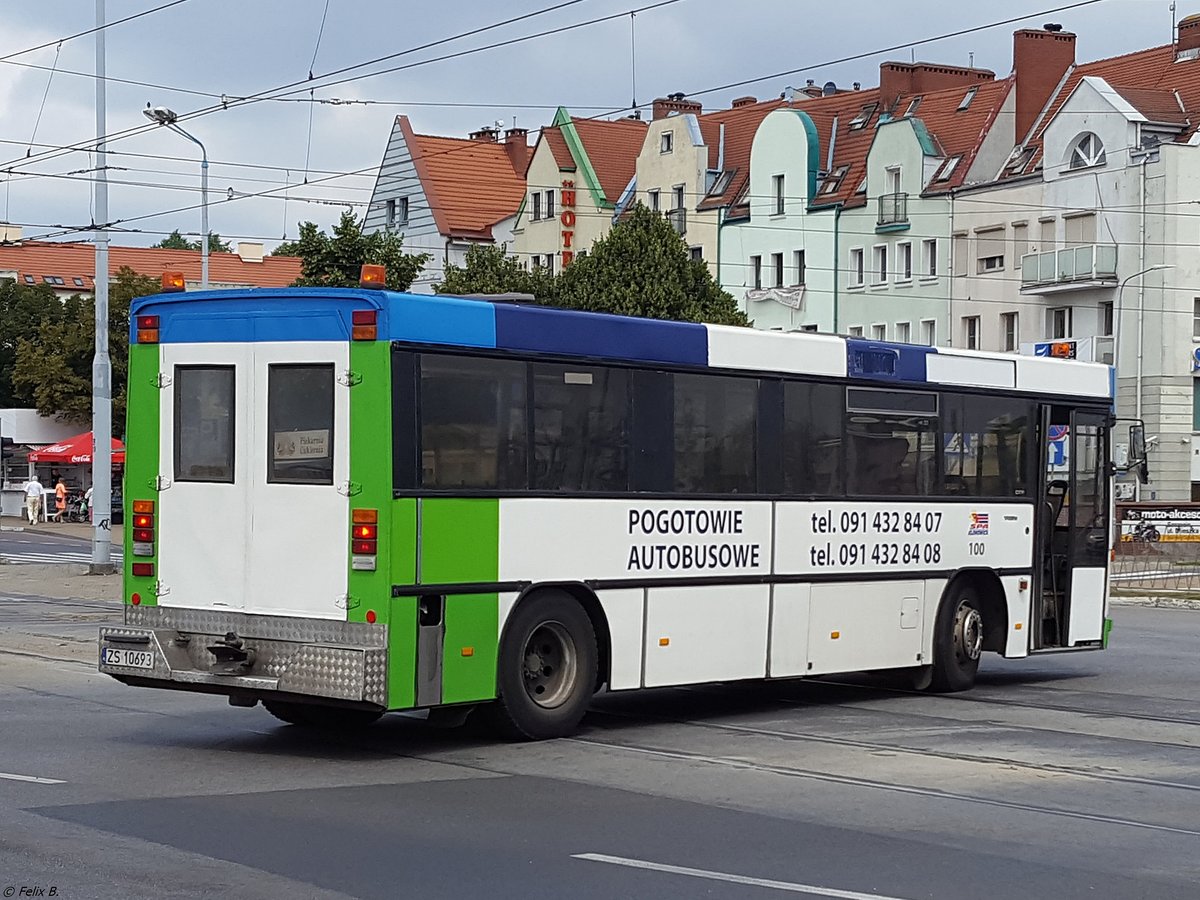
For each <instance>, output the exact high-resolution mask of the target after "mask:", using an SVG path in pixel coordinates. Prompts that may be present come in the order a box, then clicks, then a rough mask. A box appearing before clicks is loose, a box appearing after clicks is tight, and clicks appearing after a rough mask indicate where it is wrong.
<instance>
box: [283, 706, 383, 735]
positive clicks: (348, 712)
mask: <svg viewBox="0 0 1200 900" xmlns="http://www.w3.org/2000/svg"><path fill="white" fill-rule="evenodd" d="M263 706H264V707H265V708H266V710H267V712H269V713H270V714H271V715H273V716H274V717H275V718H277V719H279V720H280V721H281V722H287V724H289V725H295V726H297V727H299V728H316V729H320V730H322V731H335V730H341V729H356V728H365V727H366V726H368V725H371V724H373V723H374V722H375V721H376V720H377V719H378V718H379V717H380V716H381V715H383V713H381V712H376V711H375V710H371V709H344V708H342V707H339V706H318V705H316V704H311V703H289V702H287V701H286V700H264V701H263Z"/></svg>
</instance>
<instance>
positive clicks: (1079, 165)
mask: <svg viewBox="0 0 1200 900" xmlns="http://www.w3.org/2000/svg"><path fill="white" fill-rule="evenodd" d="M1102 165H1104V142H1103V141H1101V140H1100V138H1099V137H1098V136H1096V135H1094V134H1092V133H1091V132H1090V131H1089V132H1087V133H1086V134H1081V135H1080V136H1079V137H1077V138H1076V139H1075V143H1073V144H1072V145H1071V150H1070V152H1069V153H1068V154H1067V167H1068V168H1070V169H1088V168H1091V167H1092V166H1102Z"/></svg>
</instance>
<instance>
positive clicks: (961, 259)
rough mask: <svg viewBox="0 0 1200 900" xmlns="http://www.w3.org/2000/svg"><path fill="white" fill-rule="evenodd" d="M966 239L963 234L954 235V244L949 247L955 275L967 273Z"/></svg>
mask: <svg viewBox="0 0 1200 900" xmlns="http://www.w3.org/2000/svg"><path fill="white" fill-rule="evenodd" d="M967 240H968V238H967V236H966V235H965V234H956V235H954V246H953V247H952V248H951V249H952V251H953V254H954V274H955V275H956V276H960V275H966V274H967V248H968V244H967Z"/></svg>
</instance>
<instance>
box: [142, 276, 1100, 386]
mask: <svg viewBox="0 0 1200 900" xmlns="http://www.w3.org/2000/svg"><path fill="white" fill-rule="evenodd" d="M356 309H358V310H366V309H374V310H376V313H377V322H378V327H379V338H380V339H381V340H390V341H404V342H409V343H417V344H435V345H441V346H458V347H468V348H478V349H499V350H511V351H514V352H525V353H544V354H549V355H556V356H569V357H571V356H574V357H587V358H591V359H607V360H614V361H622V362H640V363H650V364H656V363H657V364H663V365H682V366H696V367H706V368H718V369H732V370H739V371H752V372H780V373H793V374H798V375H816V376H826V377H832V378H847V377H850V378H865V379H869V380H872V381H885V382H893V383H906V384H928V385H930V386H934V385H946V386H963V387H981V388H993V389H997V390H1012V391H1022V392H1029V393H1035V394H1045V395H1052V396H1064V397H1067V396H1070V397H1089V398H1096V399H1098V400H1109V401H1111V399H1112V397H1113V383H1114V380H1115V379H1114V376H1113V370H1112V368H1111V367H1110V366H1106V365H1102V364H1099V363H1085V362H1078V361H1074V360H1059V359H1049V358H1046V357H1039V356H1020V355H1016V354H1007V353H979V352H974V351H967V350H957V349H951V348H941V347H926V346H922V345H917V344H899V343H890V342H887V341H872V340H865V339H862V338H853V337H841V336H837V335H828V334H815V333H811V332H789V333H784V332H777V331H759V330H756V329H753V328H737V327H730V326H724V325H700V324H695V323H692V322H669V321H662V320H659V319H640V318H634V317H630V316H615V315H609V314H607V313H589V312H576V311H573V310H564V309H557V308H554V307H548V306H537V305H524V304H515V303H507V302H505V303H496V302H490V301H487V300H480V299H466V298H463V297H454V296H448V295H427V294H403V293H396V292H392V291H370V290H361V289H357V288H262V289H254V290H230V291H203V292H185V293H170V294H155V295H152V296H149V297H141V298H139V299H137V300H135V301H134V302H133V304H132V307H131V309H130V341H131V342H133V341H135V340H136V336H137V321H136V317H137V316H144V315H157V316H158V317H159V319H160V326H159V339H160V341H161V342H162V343H217V344H221V343H246V342H254V341H348V340H349V339H350V332H351V313H352V312H353V310H356Z"/></svg>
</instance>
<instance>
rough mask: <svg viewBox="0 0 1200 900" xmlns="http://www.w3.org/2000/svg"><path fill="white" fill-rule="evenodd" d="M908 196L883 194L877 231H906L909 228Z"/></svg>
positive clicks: (876, 224)
mask: <svg viewBox="0 0 1200 900" xmlns="http://www.w3.org/2000/svg"><path fill="white" fill-rule="evenodd" d="M908 224H909V223H908V194H882V195H880V197H879V216H878V218H877V219H876V220H875V230H876V231H904V230H905V229H906V228H908Z"/></svg>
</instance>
